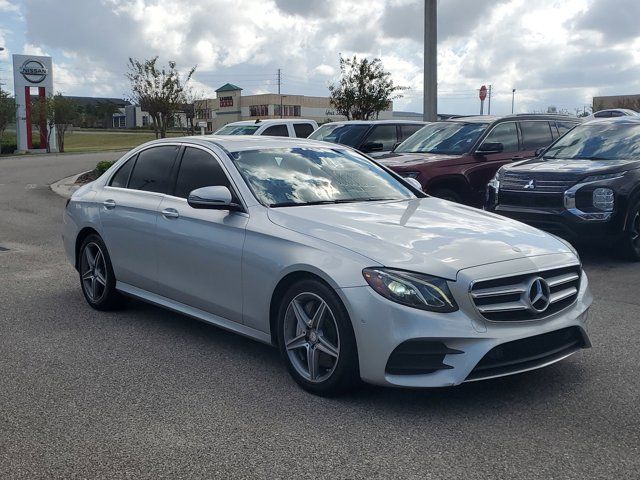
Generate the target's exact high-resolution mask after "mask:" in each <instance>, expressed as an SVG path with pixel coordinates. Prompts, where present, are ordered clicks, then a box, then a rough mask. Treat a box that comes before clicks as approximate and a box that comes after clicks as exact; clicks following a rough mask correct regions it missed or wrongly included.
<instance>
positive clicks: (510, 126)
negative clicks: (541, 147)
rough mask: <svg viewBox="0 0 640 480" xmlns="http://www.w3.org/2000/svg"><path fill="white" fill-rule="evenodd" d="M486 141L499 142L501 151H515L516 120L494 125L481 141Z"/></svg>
mask: <svg viewBox="0 0 640 480" xmlns="http://www.w3.org/2000/svg"><path fill="white" fill-rule="evenodd" d="M487 142H495V143H501V144H502V147H503V150H502V151H503V152H517V151H518V129H517V128H516V122H505V123H500V124H498V125H496V127H495V128H494V129H493V130H491V133H489V135H487V138H485V139H484V141H483V142H482V143H487ZM549 143H551V142H549Z"/></svg>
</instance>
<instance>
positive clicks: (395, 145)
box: [391, 142, 402, 152]
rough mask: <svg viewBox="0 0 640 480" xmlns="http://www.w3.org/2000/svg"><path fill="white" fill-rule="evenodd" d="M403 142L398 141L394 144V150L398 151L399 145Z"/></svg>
mask: <svg viewBox="0 0 640 480" xmlns="http://www.w3.org/2000/svg"><path fill="white" fill-rule="evenodd" d="M401 143H402V142H396V143H394V144H393V148H392V149H391V151H392V152H395V151H396V148H398V145H400V144H401Z"/></svg>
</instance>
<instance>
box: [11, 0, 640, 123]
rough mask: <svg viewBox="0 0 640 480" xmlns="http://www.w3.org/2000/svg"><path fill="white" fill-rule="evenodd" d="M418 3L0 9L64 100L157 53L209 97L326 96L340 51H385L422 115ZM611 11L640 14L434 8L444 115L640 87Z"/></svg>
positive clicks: (581, 0) (639, 5) (497, 5)
mask: <svg viewBox="0 0 640 480" xmlns="http://www.w3.org/2000/svg"><path fill="white" fill-rule="evenodd" d="M423 4H424V2H423V1H422V0H370V1H366V2H363V1H361V0H323V1H313V2H310V1H301V0H242V1H241V2H240V1H238V2H235V3H234V6H233V8H230V2H228V1H224V0H200V1H198V2H196V3H189V4H188V6H187V5H186V4H185V2H183V1H181V0H162V1H160V0H135V1H134V0H101V1H97V0H96V1H94V2H87V1H86V0H65V1H64V2H60V1H58V0H23V2H22V3H20V4H18V3H15V2H7V0H0V11H2V9H3V8H5V9H7V8H10V9H11V10H12V11H18V10H19V11H20V13H21V15H23V17H21V18H23V20H22V22H23V25H22V26H23V28H24V30H25V37H26V42H27V43H28V44H29V48H31V49H32V50H33V51H34V53H36V52H35V50H38V51H40V52H43V51H46V52H50V53H53V54H54V57H55V55H58V56H59V57H60V58H54V60H55V61H57V62H59V63H60V68H61V70H60V72H61V73H60V74H59V75H58V74H56V75H57V77H56V78H58V79H59V80H60V81H61V82H62V81H64V82H65V84H64V90H65V91H68V92H69V93H75V94H79V95H80V94H87V95H88V94H98V93H99V92H100V93H104V94H109V95H114V96H122V95H123V94H125V93H126V92H127V89H128V86H127V83H126V80H125V78H124V73H125V72H126V65H127V59H128V57H130V56H132V57H136V58H149V57H152V56H155V55H159V56H160V58H161V61H162V62H164V63H166V61H167V60H169V59H175V60H176V61H177V62H178V66H179V67H180V68H184V69H186V68H188V67H189V66H191V65H194V64H197V65H198V71H197V72H196V75H195V77H194V80H195V82H197V87H198V88H199V89H201V90H202V91H206V92H212V91H213V90H215V88H217V87H218V86H220V85H222V84H223V83H226V82H231V83H235V84H238V85H240V86H241V87H243V88H244V91H245V93H254V92H264V91H274V90H275V88H276V85H275V74H276V71H277V69H278V68H281V69H282V72H283V75H282V78H283V89H284V91H287V92H291V93H302V94H308V95H326V94H327V89H326V85H327V82H328V81H332V80H333V79H334V77H335V75H336V73H337V70H338V55H339V54H340V53H342V54H343V55H352V54H354V53H357V54H359V55H367V56H369V57H373V56H380V57H381V58H382V59H383V63H384V65H385V67H386V69H387V70H389V71H390V72H391V73H392V76H393V80H394V82H395V83H396V84H399V85H404V86H408V87H410V90H408V91H407V92H405V98H403V99H401V100H398V101H397V102H396V106H397V108H402V109H405V110H406V109H410V110H420V109H421V106H422V98H421V97H422V38H423V31H422V20H423V11H422V8H423V7H422V6H423ZM617 7H621V8H622V7H624V8H626V9H627V11H629V12H630V15H628V18H634V19H635V18H636V17H637V15H635V13H634V12H636V11H638V12H637V13H640V1H638V0H563V1H560V0H537V1H536V2H531V1H525V0H441V1H440V2H439V7H438V8H439V27H438V29H439V52H438V65H439V74H438V78H439V92H440V99H439V102H440V109H439V110H440V111H441V112H448V113H475V112H476V111H477V110H478V109H479V101H478V100H477V89H478V88H479V86H480V85H482V84H487V85H489V84H492V85H493V88H494V96H493V105H492V110H493V111H494V112H496V113H507V112H508V111H510V108H511V89H512V88H514V87H515V88H517V90H518V91H517V93H516V106H517V107H516V108H517V109H518V110H525V109H529V110H531V109H544V108H546V107H547V106H548V105H551V104H555V105H556V106H558V107H561V108H562V107H564V108H574V107H581V106H582V105H583V104H584V103H588V102H590V98H591V96H592V95H593V94H594V93H597V94H609V93H611V94H613V93H633V92H638V91H640V75H638V74H639V73H640V53H639V52H640V49H639V48H638V47H639V46H640V35H639V34H638V33H636V30H635V23H633V21H627V20H626V19H625V20H624V21H622V22H621V23H620V28H618V27H617V25H618V23H619V20H620V15H618V14H617V13H615V12H619V11H620V9H619V8H617ZM631 13H633V14H631ZM52 18H54V19H55V18H65V21H64V22H57V21H51V19H52ZM3 26H4V27H6V25H3V24H2V20H1V19H0V28H2V27H3ZM19 27H20V26H19V25H12V26H11V28H12V29H13V30H15V29H16V28H19ZM0 34H1V32H0ZM0 38H2V37H0ZM5 38H6V36H5ZM36 46H37V47H36ZM4 53H5V55H6V52H4ZM62 57H64V58H62ZM65 71H66V72H67V73H68V75H67V76H64V77H63V76H62V75H63V73H62V72H65ZM636 79H638V80H636Z"/></svg>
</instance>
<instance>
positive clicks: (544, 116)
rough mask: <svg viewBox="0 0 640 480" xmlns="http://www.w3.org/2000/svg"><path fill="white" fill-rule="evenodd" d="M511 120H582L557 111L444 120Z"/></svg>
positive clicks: (473, 121) (461, 121)
mask: <svg viewBox="0 0 640 480" xmlns="http://www.w3.org/2000/svg"><path fill="white" fill-rule="evenodd" d="M510 120H567V121H572V122H576V123H580V122H581V121H582V120H581V119H580V118H578V117H572V116H570V115H563V114H556V113H517V114H514V115H505V116H503V117H498V116H494V115H475V116H471V117H457V118H449V119H447V120H444V121H445V122H458V123H494V122H501V121H502V122H506V121H510Z"/></svg>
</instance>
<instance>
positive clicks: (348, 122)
mask: <svg viewBox="0 0 640 480" xmlns="http://www.w3.org/2000/svg"><path fill="white" fill-rule="evenodd" d="M385 123H392V124H396V123H397V124H406V125H426V124H427V123H430V122H422V121H420V120H344V121H341V122H327V123H323V124H322V125H321V126H323V127H324V126H325V125H380V124H382V125H384V124H385Z"/></svg>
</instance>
